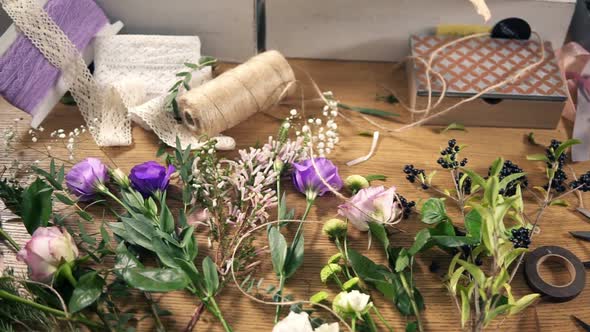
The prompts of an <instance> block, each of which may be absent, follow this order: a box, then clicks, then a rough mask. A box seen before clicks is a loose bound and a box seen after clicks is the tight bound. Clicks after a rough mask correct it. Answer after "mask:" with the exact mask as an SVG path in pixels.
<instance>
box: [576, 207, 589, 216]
mask: <svg viewBox="0 0 590 332" xmlns="http://www.w3.org/2000/svg"><path fill="white" fill-rule="evenodd" d="M577 210H578V212H580V213H581V214H582V215H584V217H586V218H588V219H590V210H588V209H584V208H581V207H579V208H577Z"/></svg>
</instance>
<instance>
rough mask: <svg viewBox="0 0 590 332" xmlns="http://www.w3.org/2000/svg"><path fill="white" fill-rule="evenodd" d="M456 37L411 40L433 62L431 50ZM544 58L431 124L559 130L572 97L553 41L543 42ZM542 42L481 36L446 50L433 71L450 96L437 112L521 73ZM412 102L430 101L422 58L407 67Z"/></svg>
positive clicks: (438, 87)
mask: <svg viewBox="0 0 590 332" xmlns="http://www.w3.org/2000/svg"><path fill="white" fill-rule="evenodd" d="M455 38H456V37H450V36H434V35H420V36H412V37H411V38H410V47H411V52H412V55H413V56H418V57H421V58H423V59H425V60H427V61H428V58H429V56H430V54H431V53H432V52H433V51H434V50H436V49H438V48H439V47H440V46H442V45H445V44H447V43H449V42H451V41H453V40H454V39H455ZM544 45H545V59H544V60H543V62H542V63H541V64H539V65H538V66H536V67H535V68H533V69H531V70H530V71H529V72H528V73H525V74H524V75H523V76H521V77H520V78H519V79H517V80H514V81H510V82H509V83H507V84H505V85H503V86H501V87H499V88H497V89H495V90H491V91H489V92H487V93H485V94H484V95H482V96H481V98H478V99H476V100H473V101H470V102H467V103H464V104H462V105H461V106H459V107H458V108H456V109H454V110H451V111H449V112H448V113H445V114H444V115H441V116H439V117H435V118H433V119H431V120H430V121H429V122H427V124H432V125H448V124H450V123H453V122H457V123H461V124H463V125H466V126H494V127H522V128H547V129H549V128H555V127H556V126H557V123H558V122H559V118H560V116H561V112H562V110H563V107H564V105H565V101H566V99H567V92H566V84H565V81H564V79H563V78H562V75H561V73H560V71H559V67H558V65H557V59H556V57H555V53H554V52H553V48H552V46H551V43H550V42H544ZM540 47H541V44H540V42H539V41H537V40H532V39H531V40H515V39H497V38H491V37H477V38H470V39H465V40H463V41H460V42H458V43H455V44H453V45H452V46H448V47H445V48H443V49H442V51H440V52H439V53H438V55H437V57H436V58H435V60H434V62H433V64H432V68H433V71H435V72H438V73H440V74H441V75H442V76H443V77H444V79H445V82H446V84H447V91H446V94H445V98H444V99H443V102H442V103H441V105H439V106H438V107H437V108H436V109H435V110H434V111H433V112H432V113H436V112H437V111H442V110H445V109H446V108H448V107H450V106H452V105H455V104H457V103H458V102H460V101H461V100H462V99H465V98H469V97H472V96H474V95H476V94H478V93H479V92H481V91H482V90H484V89H486V88H487V87H490V86H492V85H495V84H497V83H500V82H502V81H505V80H506V79H510V78H512V77H513V76H514V75H515V73H516V72H518V71H519V70H522V69H524V68H526V67H527V66H529V65H531V64H533V63H535V62H537V61H538V60H539V59H540V56H541V54H540ZM407 72H408V76H409V79H408V82H409V91H410V106H412V107H413V108H415V109H423V108H425V107H426V105H427V99H428V98H427V96H428V87H427V77H426V73H425V67H424V65H423V64H421V63H420V62H418V61H413V63H411V62H410V64H409V65H408V70H407ZM430 76H431V85H432V87H431V89H432V94H433V96H435V97H434V98H433V104H434V102H435V101H436V96H440V94H441V91H442V82H441V81H440V79H437V78H436V77H435V76H434V75H432V74H431V75H430Z"/></svg>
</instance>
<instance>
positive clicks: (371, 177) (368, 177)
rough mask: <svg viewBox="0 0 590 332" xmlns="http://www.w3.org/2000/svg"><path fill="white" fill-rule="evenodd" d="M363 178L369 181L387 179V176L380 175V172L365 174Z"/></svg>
mask: <svg viewBox="0 0 590 332" xmlns="http://www.w3.org/2000/svg"><path fill="white" fill-rule="evenodd" d="M364 178H365V179H366V180H367V181H369V182H371V181H385V180H387V176H385V175H382V174H369V175H365V176H364Z"/></svg>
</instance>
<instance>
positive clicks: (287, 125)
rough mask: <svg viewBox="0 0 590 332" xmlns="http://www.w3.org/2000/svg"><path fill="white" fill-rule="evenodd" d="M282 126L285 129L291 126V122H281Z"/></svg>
mask: <svg viewBox="0 0 590 332" xmlns="http://www.w3.org/2000/svg"><path fill="white" fill-rule="evenodd" d="M283 127H284V128H285V129H289V127H291V124H290V123H289V122H285V123H283Z"/></svg>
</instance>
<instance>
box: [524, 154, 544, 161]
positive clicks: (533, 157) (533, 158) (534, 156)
mask: <svg viewBox="0 0 590 332" xmlns="http://www.w3.org/2000/svg"><path fill="white" fill-rule="evenodd" d="M526 159H527V160H531V161H544V162H549V158H547V156H546V155H544V154H542V153H536V154H530V155H528V156H526Z"/></svg>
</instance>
